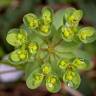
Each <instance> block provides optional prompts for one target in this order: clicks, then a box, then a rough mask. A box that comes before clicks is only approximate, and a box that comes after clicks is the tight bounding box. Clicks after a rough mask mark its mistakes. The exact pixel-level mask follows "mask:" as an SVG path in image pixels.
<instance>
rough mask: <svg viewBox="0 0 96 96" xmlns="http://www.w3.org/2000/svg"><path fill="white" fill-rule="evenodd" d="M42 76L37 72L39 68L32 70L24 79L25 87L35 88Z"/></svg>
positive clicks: (39, 83) (40, 81)
mask: <svg viewBox="0 0 96 96" xmlns="http://www.w3.org/2000/svg"><path fill="white" fill-rule="evenodd" d="M43 78H44V76H43V74H41V73H40V72H39V69H35V70H33V72H31V73H30V75H29V76H28V78H27V80H26V84H27V87H28V88H30V89H36V88H37V87H39V86H40V85H41V83H42V80H43Z"/></svg>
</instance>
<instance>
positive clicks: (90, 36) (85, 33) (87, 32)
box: [78, 27, 96, 43]
mask: <svg viewBox="0 0 96 96" xmlns="http://www.w3.org/2000/svg"><path fill="white" fill-rule="evenodd" d="M95 35H96V30H95V29H94V28H93V27H84V28H81V29H80V31H79V33H78V36H79V39H80V40H81V41H82V42H83V43H90V42H93V41H94V39H95Z"/></svg>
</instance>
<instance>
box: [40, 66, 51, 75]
mask: <svg viewBox="0 0 96 96" xmlns="http://www.w3.org/2000/svg"><path fill="white" fill-rule="evenodd" d="M41 68H42V72H43V74H46V75H48V74H49V73H50V72H51V71H52V69H51V66H50V65H49V64H44V65H42V67H41Z"/></svg>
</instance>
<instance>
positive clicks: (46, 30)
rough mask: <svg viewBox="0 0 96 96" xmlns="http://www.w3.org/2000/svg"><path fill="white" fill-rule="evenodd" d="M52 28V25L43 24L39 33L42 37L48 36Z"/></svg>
mask: <svg viewBox="0 0 96 96" xmlns="http://www.w3.org/2000/svg"><path fill="white" fill-rule="evenodd" d="M50 29H51V26H50V25H43V24H41V25H40V27H39V29H38V31H39V32H40V33H41V35H44V36H48V35H49V34H50V32H51V30H50Z"/></svg>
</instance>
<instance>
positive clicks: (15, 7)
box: [0, 0, 96, 96]
mask: <svg viewBox="0 0 96 96" xmlns="http://www.w3.org/2000/svg"><path fill="white" fill-rule="evenodd" d="M46 5H48V6H50V7H52V8H53V9H54V10H55V11H56V10H59V9H62V8H67V7H75V8H77V9H82V10H83V11H84V18H83V20H82V21H81V22H80V24H82V25H84V26H88V25H90V26H94V27H95V28H96V0H0V59H4V60H6V58H7V55H6V54H8V53H10V52H11V51H12V50H13V47H12V46H10V45H9V44H8V43H7V42H6V34H7V32H8V30H9V29H11V28H14V27H15V28H16V27H19V26H20V25H21V24H22V18H23V16H24V15H25V14H26V13H29V12H34V13H37V14H38V13H40V10H41V8H42V7H44V6H46ZM85 50H86V51H87V52H89V53H90V54H91V57H92V60H93V62H94V66H93V68H92V69H91V70H89V71H87V72H83V73H82V74H81V77H82V82H81V85H80V87H79V88H78V90H77V91H75V93H76V92H77V93H76V94H75V95H74V94H73V95H72V91H69V92H67V91H66V90H64V91H63V92H62V91H61V92H59V93H56V94H51V93H49V92H47V91H46V89H44V88H42V87H40V88H38V89H36V90H30V89H28V88H27V87H26V84H25V82H24V80H23V78H21V77H22V75H23V72H22V71H17V70H16V69H15V68H14V67H10V66H7V65H4V64H0V96H79V95H78V93H79V94H81V96H96V41H95V42H93V43H92V44H86V45H85ZM73 91H74V90H73ZM73 93H74V92H73Z"/></svg>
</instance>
